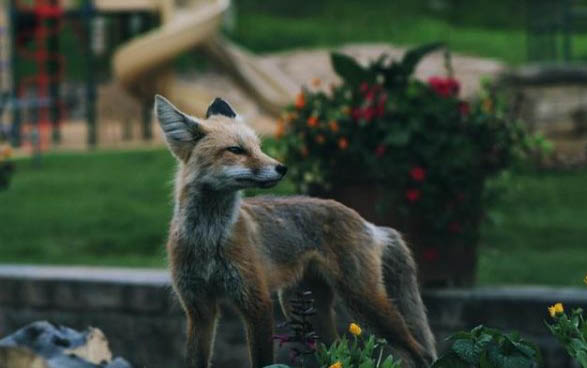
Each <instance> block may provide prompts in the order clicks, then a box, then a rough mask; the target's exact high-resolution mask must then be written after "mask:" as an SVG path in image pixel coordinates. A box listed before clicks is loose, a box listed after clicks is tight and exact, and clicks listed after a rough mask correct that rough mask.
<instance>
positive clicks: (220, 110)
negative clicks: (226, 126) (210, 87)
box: [206, 97, 236, 119]
mask: <svg viewBox="0 0 587 368" xmlns="http://www.w3.org/2000/svg"><path fill="white" fill-rule="evenodd" d="M213 115H223V116H226V117H229V118H234V117H236V112H234V110H233V108H232V107H231V106H230V105H229V104H228V102H226V101H224V100H223V99H221V98H220V97H216V98H215V99H214V101H212V103H211V104H210V106H208V110H207V111H206V119H208V118H209V117H210V116H213Z"/></svg>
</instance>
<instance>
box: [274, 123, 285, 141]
mask: <svg viewBox="0 0 587 368" xmlns="http://www.w3.org/2000/svg"><path fill="white" fill-rule="evenodd" d="M284 135H285V123H284V122H283V120H281V119H280V120H279V121H278V122H277V128H276V129H275V138H277V139H281V138H283V136H284Z"/></svg>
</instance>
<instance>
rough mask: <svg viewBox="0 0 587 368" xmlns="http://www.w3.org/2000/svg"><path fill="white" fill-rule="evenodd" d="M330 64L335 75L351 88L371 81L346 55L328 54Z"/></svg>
mask: <svg viewBox="0 0 587 368" xmlns="http://www.w3.org/2000/svg"><path fill="white" fill-rule="evenodd" d="M330 62H331V63H332V68H333V69H334V71H335V72H336V74H338V75H339V76H340V77H341V78H342V79H343V80H344V81H346V82H348V83H349V84H351V85H353V86H358V85H359V84H361V83H362V82H370V81H371V80H372V79H373V77H370V76H369V72H368V71H367V70H366V69H364V68H363V67H362V66H361V65H360V64H359V63H357V61H356V60H355V59H353V58H352V57H350V56H348V55H344V54H340V53H337V52H333V53H331V54H330Z"/></svg>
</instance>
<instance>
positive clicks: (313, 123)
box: [307, 116, 318, 128]
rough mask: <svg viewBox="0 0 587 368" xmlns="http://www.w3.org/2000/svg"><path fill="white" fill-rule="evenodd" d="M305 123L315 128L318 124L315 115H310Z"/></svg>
mask: <svg viewBox="0 0 587 368" xmlns="http://www.w3.org/2000/svg"><path fill="white" fill-rule="evenodd" d="M307 123H308V126H309V127H310V128H315V127H316V126H317V125H318V118H317V117H315V116H310V117H309V118H308V121H307Z"/></svg>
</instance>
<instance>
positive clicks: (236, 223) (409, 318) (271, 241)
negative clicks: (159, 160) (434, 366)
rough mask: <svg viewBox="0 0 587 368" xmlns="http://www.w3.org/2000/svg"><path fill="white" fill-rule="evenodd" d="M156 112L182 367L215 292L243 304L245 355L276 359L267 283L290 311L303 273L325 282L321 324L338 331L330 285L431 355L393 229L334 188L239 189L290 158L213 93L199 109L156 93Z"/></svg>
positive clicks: (394, 336)
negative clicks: (169, 191)
mask: <svg viewBox="0 0 587 368" xmlns="http://www.w3.org/2000/svg"><path fill="white" fill-rule="evenodd" d="M155 114H156V115H157V118H158V120H159V123H160V125H161V128H162V130H163V132H164V135H165V139H166V141H167V145H168V146H169V149H170V151H171V153H172V154H173V155H174V156H175V157H176V158H177V160H178V163H179V170H178V172H177V175H176V181H175V207H174V210H173V219H172V221H171V225H170V230H169V240H168V242H167V252H168V256H169V265H170V271H171V276H172V281H173V287H174V290H175V292H176V293H177V295H178V297H179V300H180V303H181V305H182V307H183V309H184V310H185V313H186V316H187V336H188V339H187V359H188V366H189V367H192V368H206V367H209V366H210V360H211V351H212V345H213V341H214V334H215V327H216V321H217V316H218V302H219V301H220V300H227V301H229V302H231V303H233V304H234V305H235V307H236V308H237V309H238V310H239V311H240V313H241V314H242V317H243V320H244V322H245V325H246V331H247V340H248V344H249V354H250V363H251V367H253V368H260V367H264V366H267V365H270V364H272V363H273V341H272V336H273V303H272V299H271V294H272V292H279V295H281V298H280V302H281V305H282V310H283V312H284V314H285V315H286V317H287V313H288V310H289V308H288V306H287V302H286V299H285V298H284V295H286V294H287V293H288V290H291V288H293V287H295V285H296V283H297V282H299V281H300V280H301V279H302V278H303V277H305V278H307V277H310V278H313V279H315V280H316V281H317V282H319V283H321V284H322V285H324V289H325V292H324V293H321V295H320V298H317V299H318V300H317V302H319V305H317V309H318V311H319V313H320V317H321V319H322V321H323V322H322V324H323V325H324V329H325V330H327V332H326V333H325V335H329V336H331V338H334V337H336V330H335V327H334V318H333V312H332V307H333V301H334V296H335V294H337V295H338V296H339V297H340V298H341V299H342V300H343V301H344V302H345V305H346V306H347V307H348V309H349V310H350V311H351V312H352V313H353V315H354V317H356V318H357V319H358V320H361V321H364V322H366V323H367V325H369V326H371V327H372V328H373V329H374V331H375V332H376V333H377V334H378V335H379V336H381V337H384V338H386V339H387V340H388V341H389V342H390V343H391V344H393V345H396V346H398V347H400V348H402V349H404V351H406V352H407V353H408V356H410V357H411V359H412V361H413V363H410V364H408V363H406V364H408V365H409V366H414V367H425V366H427V365H428V364H429V363H431V362H432V361H433V360H434V359H435V357H436V351H435V347H434V337H433V335H432V332H431V331H430V327H429V326H428V320H427V317H426V312H425V309H424V306H423V303H422V299H421V297H420V293H419V291H418V283H417V279H416V265H415V263H414V260H413V258H412V256H411V254H410V251H409V249H408V248H407V247H406V245H405V244H404V242H403V241H402V239H401V236H400V235H399V234H398V233H397V232H396V231H395V230H393V229H390V228H385V227H378V226H375V225H373V224H371V223H369V222H367V221H365V220H364V219H363V218H361V216H359V215H358V214H357V213H356V212H355V211H353V210H352V209H349V208H347V207H345V206H343V205H342V204H340V203H338V202H336V201H333V200H323V199H316V198H310V197H303V196H294V197H255V198H247V199H241V195H240V191H241V190H242V189H246V188H253V187H260V188H270V187H273V186H275V185H276V184H277V183H278V182H279V181H280V180H281V179H282V178H283V177H284V176H285V174H286V172H287V168H286V167H285V166H284V165H282V164H281V163H279V162H278V161H276V160H275V159H273V158H271V157H269V156H267V155H266V154H265V153H263V152H262V151H261V148H260V142H259V139H258V138H257V136H256V135H255V133H254V132H253V130H252V129H251V128H249V127H248V126H247V125H246V124H245V123H244V122H243V121H242V119H241V118H240V117H239V116H238V115H237V114H236V113H235V112H234V110H233V109H232V107H231V106H230V105H229V104H228V103H227V102H225V101H224V100H222V99H220V98H217V99H215V100H214V101H213V102H212V104H211V105H210V106H209V108H208V111H207V113H206V118H203V119H198V118H195V117H192V116H189V115H187V114H185V113H183V112H181V111H180V110H178V109H177V108H176V107H175V106H173V105H172V104H171V103H170V102H169V101H168V100H166V99H165V98H164V97H161V96H156V98H155ZM408 360H410V359H408Z"/></svg>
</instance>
